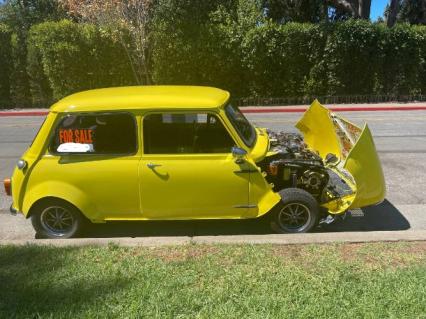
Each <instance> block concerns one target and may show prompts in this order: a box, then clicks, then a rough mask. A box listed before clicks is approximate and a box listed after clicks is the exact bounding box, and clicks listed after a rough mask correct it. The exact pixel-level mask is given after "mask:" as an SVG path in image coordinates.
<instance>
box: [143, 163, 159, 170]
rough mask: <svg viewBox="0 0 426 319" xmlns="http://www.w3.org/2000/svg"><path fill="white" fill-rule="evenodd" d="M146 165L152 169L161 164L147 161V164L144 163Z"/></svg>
mask: <svg viewBox="0 0 426 319" xmlns="http://www.w3.org/2000/svg"><path fill="white" fill-rule="evenodd" d="M146 166H148V168H150V169H154V168H156V167H158V166H161V164H154V163H148V164H146Z"/></svg>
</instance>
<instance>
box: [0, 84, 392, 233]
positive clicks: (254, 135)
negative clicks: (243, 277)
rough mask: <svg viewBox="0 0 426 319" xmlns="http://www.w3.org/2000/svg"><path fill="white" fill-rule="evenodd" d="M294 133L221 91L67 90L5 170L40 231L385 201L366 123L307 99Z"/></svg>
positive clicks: (291, 218) (333, 209) (315, 216)
mask: <svg viewBox="0 0 426 319" xmlns="http://www.w3.org/2000/svg"><path fill="white" fill-rule="evenodd" d="M296 127H297V128H298V129H299V131H300V133H301V134H290V133H284V132H269V131H268V130H266V129H264V128H259V127H256V126H255V125H253V124H251V123H250V122H249V121H248V120H247V119H246V118H245V117H244V115H243V114H242V113H241V111H240V110H239V109H238V108H237V107H236V106H235V105H233V104H232V103H231V102H230V95H229V93H228V92H226V91H223V90H220V89H216V88H210V87H191V86H143V87H120V88H108V89H98V90H91V91H86V92H81V93H77V94H73V95H71V96H68V97H66V98H64V99H62V100H60V101H59V102H57V103H56V104H54V105H53V106H52V107H51V108H50V112H49V113H48V115H47V117H46V119H45V121H44V123H43V125H42V126H41V128H40V131H39V132H38V134H37V136H36V137H35V139H34V141H33V143H32V145H31V146H30V147H29V149H28V150H27V151H26V152H25V154H24V155H23V156H22V158H21V159H20V160H19V161H18V162H17V166H16V168H15V170H14V172H13V176H12V178H11V179H8V180H5V186H6V191H7V192H8V193H9V194H11V195H12V197H13V204H12V207H11V211H12V212H15V213H16V212H21V213H22V214H24V215H25V216H26V217H27V218H31V221H32V224H33V226H34V228H35V230H36V231H37V233H38V236H40V237H45V238H46V237H47V238H69V237H74V236H77V235H78V233H79V232H80V230H81V229H82V226H83V225H84V224H85V223H86V222H87V221H90V222H92V223H104V222H107V221H112V220H177V219H180V220H183V219H246V218H259V217H261V216H263V215H266V214H267V216H265V218H270V223H271V225H272V228H273V230H274V231H277V232H281V233H302V232H308V231H310V230H312V229H313V228H314V227H315V226H316V225H318V223H319V222H324V221H325V222H329V221H332V220H333V219H335V217H336V216H339V215H341V214H343V213H345V212H346V211H347V210H348V209H352V208H359V207H363V206H367V205H373V204H376V203H379V202H381V201H382V200H383V199H384V196H385V183H384V177H383V173H382V168H381V165H380V161H379V159H378V156H377V153H376V150H375V146H374V143H373V139H372V136H371V133H370V130H369V129H368V127H367V125H365V126H364V128H362V129H361V128H359V127H357V126H356V125H354V124H352V123H350V122H348V121H346V120H344V119H342V118H341V117H339V116H337V115H336V114H334V113H332V112H330V111H329V110H328V109H326V108H325V107H323V106H322V105H321V104H320V103H319V102H318V101H314V102H313V104H312V105H311V106H310V108H309V109H308V110H307V111H306V112H305V113H304V115H303V116H302V118H301V119H300V120H299V122H298V123H297V124H296Z"/></svg>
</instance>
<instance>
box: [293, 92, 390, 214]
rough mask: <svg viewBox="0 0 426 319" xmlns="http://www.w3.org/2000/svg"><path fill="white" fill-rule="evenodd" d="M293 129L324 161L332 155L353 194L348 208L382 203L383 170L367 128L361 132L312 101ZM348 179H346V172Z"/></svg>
mask: <svg viewBox="0 0 426 319" xmlns="http://www.w3.org/2000/svg"><path fill="white" fill-rule="evenodd" d="M296 127H297V128H298V129H299V130H300V132H301V133H302V134H303V136H304V140H305V143H306V144H307V146H308V147H309V148H310V149H311V150H313V151H315V152H317V153H318V154H319V155H320V156H321V157H322V158H323V159H325V157H326V156H327V154H330V153H331V154H334V155H335V156H337V158H338V159H339V160H340V162H339V164H337V165H335V166H333V167H330V168H332V169H333V170H335V171H337V172H338V173H339V175H340V176H341V177H342V179H344V180H345V181H346V182H347V183H348V185H351V188H352V189H353V191H354V195H355V196H354V198H353V199H351V201H350V204H349V207H348V208H359V207H364V206H369V205H373V204H377V203H379V202H381V201H383V199H384V197H385V193H386V186H385V179H384V176H383V171H382V167H381V164H380V160H379V157H378V155H377V151H376V147H375V145H374V141H373V137H372V135H371V132H370V130H369V128H368V126H367V124H365V125H364V127H363V128H362V129H361V128H360V127H358V126H356V125H355V124H353V123H351V122H349V121H347V120H345V119H343V118H341V117H340V116H338V115H336V114H335V113H333V112H331V111H330V110H328V109H327V108H326V107H324V106H323V105H321V104H320V103H319V102H318V101H317V100H315V101H314V102H313V103H312V105H311V106H310V107H309V108H308V110H307V111H306V112H305V113H304V114H303V116H302V118H301V119H300V120H299V122H298V123H297V124H296ZM348 172H349V173H350V175H351V176H348V174H347V173H348Z"/></svg>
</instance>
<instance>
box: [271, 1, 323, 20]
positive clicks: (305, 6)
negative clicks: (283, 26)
mask: <svg viewBox="0 0 426 319" xmlns="http://www.w3.org/2000/svg"><path fill="white" fill-rule="evenodd" d="M263 8H264V11H265V14H266V15H267V17H269V18H271V19H272V20H274V21H275V22H278V23H287V22H312V23H317V22H320V21H324V20H326V19H327V15H328V5H327V4H326V3H325V2H324V0H300V1H294V0H264V1H263Z"/></svg>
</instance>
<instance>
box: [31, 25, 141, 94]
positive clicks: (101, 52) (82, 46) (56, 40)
mask: <svg viewBox="0 0 426 319" xmlns="http://www.w3.org/2000/svg"><path fill="white" fill-rule="evenodd" d="M28 47H29V48H30V54H29V61H28V62H29V66H28V69H29V73H30V77H31V82H32V85H31V87H32V88H33V92H36V93H34V94H36V97H37V96H48V95H49V94H50V93H49V91H48V90H46V88H45V87H44V86H42V87H40V86H39V85H38V84H39V82H38V81H39V79H40V74H41V73H44V74H45V75H46V78H47V79H48V83H49V86H50V88H51V90H52V96H53V98H54V99H59V98H61V97H63V96H65V95H68V94H70V93H74V92H78V91H81V90H87V89H91V88H96V87H108V86H120V85H129V84H132V83H133V76H132V71H131V67H130V64H129V61H128V60H127V57H126V55H125V52H124V49H123V47H122V46H121V44H120V43H118V41H116V40H115V39H114V38H113V37H112V36H111V34H110V33H109V32H106V31H102V30H98V29H97V28H96V27H94V26H92V25H88V24H76V23H73V22H70V21H67V20H63V21H59V22H44V23H41V24H39V25H36V26H34V27H33V28H31V31H30V36H29V38H28ZM41 70H43V72H42V71H41Z"/></svg>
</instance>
